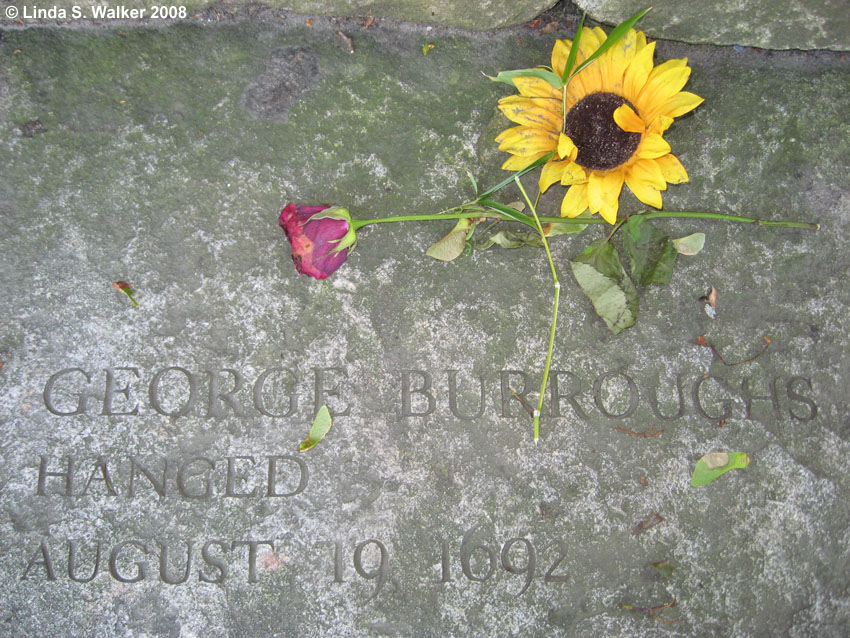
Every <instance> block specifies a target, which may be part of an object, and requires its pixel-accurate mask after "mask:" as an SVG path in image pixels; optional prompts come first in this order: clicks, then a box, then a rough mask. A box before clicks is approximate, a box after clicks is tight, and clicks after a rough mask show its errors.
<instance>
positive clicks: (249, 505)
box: [0, 21, 850, 638]
mask: <svg viewBox="0 0 850 638" xmlns="http://www.w3.org/2000/svg"><path fill="white" fill-rule="evenodd" d="M338 29H339V27H338V26H336V25H333V24H332V23H329V22H328V23H325V22H322V21H317V23H316V24H315V25H314V26H313V27H312V28H308V27H306V26H304V25H303V24H298V25H295V24H290V25H280V24H270V23H263V22H258V23H249V22H237V23H225V24H219V25H206V26H204V25H199V24H176V25H172V26H168V27H162V28H151V27H136V28H121V29H108V30H85V29H77V30H63V29H39V30H34V29H29V30H18V31H6V32H4V33H3V34H2V35H3V37H2V40H0V165H2V166H3V167H4V168H3V171H2V175H0V220H2V226H1V227H0V228H2V230H0V282H2V284H0V290H2V294H0V314H2V317H3V318H4V320H3V322H2V323H0V361H2V363H3V365H2V368H0V432H2V435H1V436H0V459H1V460H0V512H2V514H1V515H0V574H2V580H3V582H4V583H5V587H4V588H3V593H2V595H0V622H2V623H3V627H2V633H3V634H4V635H9V636H33V635H50V636H143V635H144V636H157V637H159V636H196V635H204V636H213V637H215V636H240V637H241V636H285V637H290V636H291V637H295V636H298V637H308V638H313V637H317V636H448V635H452V636H581V637H583V638H587V637H591V638H592V637H600V638H601V637H610V636H618V635H635V636H644V635H646V636H648V635H655V634H658V633H663V634H664V635H666V636H681V637H686V636H687V637H690V636H694V635H699V636H707V637H712V636H718V637H719V636H730V635H734V636H742V637H756V636H764V635H787V636H797V637H806V636H818V637H834V638H839V637H842V636H846V635H847V634H848V632H850V599H848V595H847V592H848V587H850V550H848V547H850V525H848V524H849V523H850V499H848V496H847V494H848V489H850V479H848V475H847V472H846V459H847V457H848V452H850V404H848V395H847V387H848V381H850V359H848V353H847V347H846V344H847V337H846V335H847V334H848V333H850V318H849V317H850V313H848V312H847V310H848V308H850V291H848V287H847V285H846V282H845V279H846V272H847V271H848V266H849V265H850V264H848V254H850V251H848V239H847V237H848V221H847V220H848V219H850V180H849V179H848V175H850V171H848V164H847V162H848V157H850V149H848V144H850V142H848V140H850V135H848V132H850V131H848V123H847V119H846V113H847V112H848V107H850V104H849V103H848V101H849V100H850V98H849V97H848V96H850V90H848V89H850V74H848V66H847V62H846V61H844V60H841V59H840V56H838V55H833V54H828V53H822V54H800V53H764V52H754V51H744V52H737V51H734V50H732V49H721V48H716V47H699V46H685V45H678V44H671V43H666V42H660V43H659V46H658V57H659V59H667V58H672V57H681V56H687V57H689V59H690V63H691V65H692V66H693V69H694V72H693V76H692V79H691V82H690V84H689V89H690V90H692V91H694V92H696V93H698V94H700V95H702V96H704V97H705V98H706V102H705V104H704V105H703V106H702V107H700V108H699V109H698V110H697V111H696V112H695V113H694V114H693V115H691V116H689V117H685V118H681V119H679V120H677V122H676V124H675V125H674V127H673V128H672V129H671V130H670V131H669V132H668V134H667V138H668V139H669V141H670V142H671V144H672V146H673V149H674V152H676V154H677V155H678V156H679V157H680V158H681V159H682V161H683V162H684V164H685V165H686V166H687V168H688V170H689V172H690V175H691V182H690V183H689V184H687V185H681V186H673V187H671V188H670V189H669V191H668V192H667V193H665V196H664V197H665V199H664V201H665V206H666V207H667V208H668V209H671V210H693V209H697V210H717V211H742V212H751V213H753V214H758V215H761V216H764V217H767V218H786V217H799V218H804V219H806V218H810V219H817V220H819V221H820V223H821V225H822V229H821V230H820V231H819V232H817V233H814V232H806V231H801V230H784V231H777V230H770V229H767V228H758V227H751V226H733V225H728V224H721V223H711V222H696V221H687V222H685V221H678V222H668V223H666V224H665V226H664V227H665V228H666V229H668V230H669V231H670V232H671V233H673V234H674V235H675V236H681V235H686V234H689V233H692V232H697V231H703V232H705V233H706V234H707V245H706V248H705V250H704V251H703V252H702V253H701V254H700V255H698V256H696V257H693V258H690V259H685V258H682V259H680V266H679V268H678V269H677V272H676V273H675V275H674V279H673V283H672V285H671V286H669V287H664V288H651V289H647V290H645V291H643V292H642V297H641V315H640V317H639V319H638V323H637V324H636V325H635V326H634V327H633V328H631V329H629V330H627V331H626V332H624V333H623V334H621V335H620V336H618V337H613V336H612V335H611V334H610V333H609V332H608V330H607V328H605V326H604V324H603V323H602V322H601V321H600V320H599V319H598V318H596V317H595V315H594V314H593V312H592V309H591V307H590V303H589V302H588V301H587V300H586V299H585V298H584V297H583V296H582V295H581V294H580V291H579V290H578V288H577V286H576V285H575V283H574V282H573V281H572V279H571V278H570V275H569V269H568V265H567V261H568V259H569V258H571V257H573V256H575V255H576V254H578V253H579V252H580V251H581V250H582V249H583V247H584V246H585V245H586V244H587V242H588V241H589V240H590V238H591V237H593V238H595V237H599V236H602V233H603V232H605V231H604V230H603V229H599V228H596V229H590V230H588V231H586V232H585V233H584V234H582V235H580V236H578V237H575V236H573V237H561V238H559V239H558V240H557V241H556V242H554V243H553V253H554V258H555V260H556V263H557V265H558V267H559V269H560V270H561V279H562V282H563V284H562V294H561V315H560V323H559V325H560V328H559V330H558V334H557V339H556V343H555V354H554V369H555V372H554V373H553V375H552V377H551V379H550V380H551V383H552V385H551V387H550V388H551V389H550V395H549V398H548V400H547V402H546V406H545V408H544V417H543V421H542V436H541V439H540V441H539V442H538V443H537V444H534V443H533V442H532V437H531V424H530V420H529V418H528V417H527V416H526V414H525V412H524V410H523V409H522V407H521V406H520V405H519V404H518V403H517V401H515V400H514V399H512V395H511V392H510V390H514V391H516V392H524V391H527V394H526V396H527V398H528V399H530V400H533V398H534V397H535V392H536V388H537V384H538V383H539V378H540V374H541V371H542V364H543V358H544V352H545V348H546V342H547V337H548V329H549V320H550V312H551V304H552V290H551V282H550V279H549V272H548V266H547V264H546V261H545V259H544V256H543V254H542V253H541V252H539V251H536V250H531V249H518V250H514V251H504V250H490V251H486V252H478V253H475V254H473V255H472V256H470V257H466V258H463V259H461V260H458V261H455V262H452V263H449V264H444V263H438V262H434V261H431V260H429V259H428V258H426V257H425V256H424V254H423V253H424V250H425V248H426V247H427V246H428V245H429V244H430V243H432V242H434V241H435V240H437V239H438V238H439V237H441V236H442V235H443V234H444V233H445V232H447V231H448V229H449V228H450V227H451V224H450V223H446V224H431V225H424V224H419V225H416V224H406V225H401V224H400V225H395V226H389V225H384V226H378V227H374V228H371V229H368V230H366V231H364V232H362V233H361V237H360V244H359V246H358V248H357V250H356V251H355V252H354V253H353V254H352V255H351V256H350V257H349V259H348V261H347V263H346V264H345V265H344V266H343V267H342V268H341V269H340V270H339V271H338V272H337V273H335V274H334V275H333V276H332V277H331V278H329V279H327V280H325V281H323V282H318V281H314V280H311V279H308V278H306V277H300V276H298V275H297V274H296V272H295V270H294V268H293V266H292V262H291V259H290V255H289V249H288V246H287V245H286V243H285V240H284V238H283V235H282V233H281V232H280V229H279V228H278V226H277V215H278V212H279V210H280V209H281V207H282V206H283V205H284V204H285V203H287V202H288V201H299V202H309V203H313V202H333V203H339V204H344V205H347V206H348V207H349V208H350V209H351V211H352V213H353V214H354V215H356V216H359V217H367V216H375V215H390V214H401V213H403V212H429V211H435V210H439V209H441V208H444V207H446V206H450V205H452V204H455V203H457V202H459V201H461V200H463V199H464V198H468V197H469V196H470V192H469V185H468V179H467V176H466V170H467V169H469V170H471V171H472V172H473V173H474V174H475V175H476V176H477V178H478V180H479V182H480V183H482V184H492V183H494V181H495V180H496V179H499V178H501V176H502V174H501V171H500V170H499V169H498V166H499V164H500V162H501V161H502V159H503V157H501V154H500V153H499V152H498V151H497V150H496V149H495V144H494V143H493V141H492V138H493V137H494V136H495V134H496V133H497V132H498V131H499V130H501V129H502V128H504V127H505V126H506V125H507V123H506V121H505V120H504V119H503V118H502V116H501V115H500V114H499V113H498V111H497V110H496V109H495V103H496V100H497V99H498V97H500V96H502V95H504V94H506V93H508V92H509V91H508V90H507V87H503V86H500V85H496V84H493V83H490V82H489V81H488V80H486V78H484V77H483V76H482V75H481V72H482V71H484V72H486V73H490V74H492V73H493V72H495V71H498V70H501V69H509V68H521V67H527V66H531V65H533V64H536V63H539V62H540V61H543V60H546V59H547V58H548V53H549V50H550V48H551V46H552V42H553V40H554V38H555V37H557V35H558V34H549V35H541V34H539V33H538V32H532V31H529V30H525V29H518V30H507V31H501V32H498V33H490V34H475V33H462V32H457V31H441V30H439V29H436V30H435V29H431V30H426V29H425V28H417V27H404V28H398V29H389V28H387V29H364V30H359V29H358V30H356V31H351V32H350V40H351V46H353V49H354V53H349V43H348V42H346V41H345V40H344V39H342V38H340V37H339V35H337V34H336V33H335V30H338ZM427 43H431V44H434V45H435V46H434V48H433V49H432V50H431V51H430V52H429V53H428V55H427V56H423V54H422V46H423V44H427ZM296 71H297V72H296ZM529 185H530V186H531V182H529ZM553 190H554V189H553ZM516 197H517V193H516V192H507V193H505V194H504V201H512V200H513V199H515V198H516ZM557 205H558V201H557V194H556V193H554V192H552V193H548V194H547V197H546V198H544V200H543V202H542V204H541V206H542V209H543V210H544V211H546V212H551V211H552V210H555V209H556V207H557ZM621 206H622V209H623V210H635V209H636V208H637V205H636V202H635V200H633V199H630V198H628V197H624V200H623V203H622V204H621ZM118 280H124V281H128V282H130V283H131V284H132V286H133V287H134V288H135V289H136V291H137V292H136V299H137V300H138V303H139V306H138V307H133V306H132V305H131V304H130V302H129V300H128V299H127V297H126V296H124V295H123V294H121V293H120V292H119V291H117V290H115V289H114V288H113V286H112V283H113V282H115V281H118ZM711 286H715V287H716V288H717V289H718V290H719V300H718V308H717V316H716V318H713V319H712V318H710V317H709V316H708V315H707V314H706V312H705V310H704V304H703V303H702V302H700V301H699V297H700V296H701V295H703V294H705V292H706V291H707V290H708V289H709V288H710V287H711ZM699 335H704V336H705V337H706V338H708V339H709V340H711V341H712V343H714V344H715V345H716V347H717V348H718V349H719V351H720V352H722V354H723V356H724V358H725V359H726V360H727V361H728V362H730V363H735V362H740V361H744V360H746V359H750V358H752V357H755V355H757V354H758V353H759V352H760V351H761V350H762V348H763V347H764V345H765V342H764V340H763V339H764V337H769V338H770V339H771V343H770V346H769V348H768V349H767V351H765V352H764V353H763V354H762V355H761V356H758V357H757V358H754V359H753V360H752V361H749V362H745V363H740V364H739V365H725V364H724V363H722V362H721V361H720V360H718V359H717V358H716V357H714V356H713V355H712V353H711V352H710V351H709V350H708V349H707V348H704V347H700V346H698V345H697V343H696V338H697V337H698V336H699ZM553 399H554V400H553ZM321 403H327V404H328V405H329V406H330V408H331V409H332V410H333V411H334V412H335V413H336V418H335V422H334V425H333V428H332V429H331V431H330V433H329V434H328V435H327V437H326V438H325V440H323V441H322V442H321V443H320V444H319V445H318V446H317V447H316V448H314V449H313V450H311V451H309V452H306V453H302V454H299V453H298V452H296V449H297V446H298V443H299V442H300V441H301V439H303V438H304V436H305V435H306V433H307V430H308V428H309V425H310V422H311V421H312V418H313V415H314V414H315V411H316V406H317V405H318V404H321ZM653 425H657V428H656V429H660V430H663V433H662V434H660V435H659V436H655V437H652V438H641V437H636V436H633V435H630V434H628V433H626V432H624V431H623V430H632V431H636V432H643V431H645V430H647V429H648V428H649V427H651V426H653ZM619 428H622V429H619ZM718 449H726V450H744V451H747V452H748V453H749V454H750V456H751V458H752V462H751V464H750V467H749V468H748V469H747V470H739V471H735V472H732V473H730V474H728V475H726V476H724V477H723V478H722V479H720V480H718V481H716V482H715V483H712V484H711V485H709V486H706V487H704V488H699V489H696V488H692V487H690V485H689V477H690V474H691V471H692V469H693V467H694V463H695V462H696V460H697V459H698V458H699V457H700V456H702V455H703V454H705V453H707V452H710V451H714V450H718ZM641 477H643V478H641ZM107 478H108V480H107ZM643 483H645V485H644V484H643ZM654 514H657V515H658V517H660V518H662V519H663V521H661V522H659V523H658V524H657V525H655V526H654V527H652V528H651V529H648V530H646V531H645V532H643V533H639V534H634V533H633V532H634V530H635V529H636V527H637V526H638V524H639V523H640V522H641V521H643V520H656V519H655V517H654ZM98 548H99V549H100V559H99V560H98V557H97V556H98V553H97V550H98ZM72 554H73V556H71V555H72ZM187 556H188V557H189V558H190V560H191V563H190V564H189V563H188V562H187ZM532 557H533V559H532ZM660 561H668V562H670V563H671V564H673V565H674V566H675V570H674V571H673V573H672V574H671V575H670V576H669V577H667V578H662V575H661V574H660V573H659V572H658V571H657V570H656V569H655V568H653V567H652V566H651V564H652V563H656V562H660ZM95 566H97V569H96V570H95ZM526 585H527V586H526ZM674 598H675V600H676V602H677V604H676V606H675V607H674V608H672V609H669V610H663V611H659V612H658V615H659V616H660V617H662V618H664V619H665V620H674V619H676V620H675V622H670V623H661V622H659V621H657V620H654V619H652V618H650V617H648V616H646V615H645V614H642V613H639V612H636V611H629V610H626V609H623V608H621V607H620V606H621V605H622V604H631V605H637V606H643V607H654V606H660V605H663V604H665V603H668V602H670V601H671V600H672V599H674Z"/></svg>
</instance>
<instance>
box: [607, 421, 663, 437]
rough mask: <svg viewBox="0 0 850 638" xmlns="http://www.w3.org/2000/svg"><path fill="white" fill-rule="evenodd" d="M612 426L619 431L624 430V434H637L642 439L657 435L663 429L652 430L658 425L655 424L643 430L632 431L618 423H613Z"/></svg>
mask: <svg viewBox="0 0 850 638" xmlns="http://www.w3.org/2000/svg"><path fill="white" fill-rule="evenodd" d="M614 427H615V428H617V429H618V430H619V431H620V432H625V433H626V434H631V435H632V436H639V437H641V438H643V439H651V438H652V437H654V436H658V435H659V434H661V433H662V432H663V431H664V430H658V431H657V432H653V430H655V428H657V427H658V425H657V424H656V425H653V426H652V427H650V428H649V429H648V430H644V431H643V432H634V431H632V430H627V429H626V428H621V427H620V426H619V425H615V426H614Z"/></svg>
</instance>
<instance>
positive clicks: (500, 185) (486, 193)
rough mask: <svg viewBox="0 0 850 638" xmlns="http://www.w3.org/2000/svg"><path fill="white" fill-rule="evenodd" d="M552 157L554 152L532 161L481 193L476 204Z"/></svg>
mask: <svg viewBox="0 0 850 638" xmlns="http://www.w3.org/2000/svg"><path fill="white" fill-rule="evenodd" d="M553 157H555V152H554V151H552V152H551V153H546V155H544V156H543V157H541V158H539V159H536V160H534V161H533V162H532V163H531V164H529V165H528V166H526V167H525V168H523V169H521V170H518V171H517V172H515V173H513V174H512V175H511V176H510V177H507V178H505V179H503V180H502V181H501V182H499V183H498V184H496V185H495V186H493V187H492V188H489V189H487V190H486V191H484V192H483V193H481V194H480V195H479V196H478V199H477V200H475V201H477V202H479V203H482V201H481V200H483V199H484V198H485V197H489V196H490V195H492V194H493V193H495V192H496V191H500V190H502V189H503V188H504V187H505V186H507V185H508V184H513V183H514V178H515V177H522V176H523V175H525V174H526V173H528V172H529V171H533V170H534V169H535V168H537V167H538V166H540V165H542V164H545V163H546V162H548V161H549V160H550V159H552V158H553ZM529 219H531V218H530V217H529Z"/></svg>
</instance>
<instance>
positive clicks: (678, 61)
mask: <svg viewBox="0 0 850 638" xmlns="http://www.w3.org/2000/svg"><path fill="white" fill-rule="evenodd" d="M686 66H688V58H675V59H673V60H666V61H664V62H662V63H661V64H659V65H658V66H656V67H654V68H653V69H652V71H650V72H649V79H650V80H651V79H653V78H655V77H657V76H659V75H661V74H662V73H666V72H667V71H669V70H670V69H678V68H681V67H686Z"/></svg>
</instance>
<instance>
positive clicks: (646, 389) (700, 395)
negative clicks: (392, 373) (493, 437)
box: [400, 370, 818, 421]
mask: <svg viewBox="0 0 850 638" xmlns="http://www.w3.org/2000/svg"><path fill="white" fill-rule="evenodd" d="M400 385H401V397H400V399H401V400H400V404H401V416H402V417H404V418H409V417H419V416H429V415H431V414H434V413H436V412H438V411H440V409H441V408H442V409H443V410H444V411H447V412H448V413H449V414H451V415H453V416H454V417H456V418H458V419H474V418H478V417H480V416H482V415H484V414H485V410H486V407H487V405H488V404H487V399H488V397H491V396H493V389H494V388H493V386H495V385H496V384H494V383H493V381H492V379H488V378H487V377H486V376H484V375H478V376H477V377H474V378H472V379H470V378H468V377H467V379H466V381H465V383H464V384H463V385H462V384H461V381H460V376H459V373H458V371H457V370H444V371H443V373H442V374H440V373H435V372H432V371H428V370H402V371H401V372H400ZM497 387H498V391H497V400H496V401H493V405H494V406H498V416H499V417H502V418H517V417H521V416H523V412H522V410H523V408H522V407H521V403H522V402H525V403H527V404H532V403H536V399H533V397H532V396H531V393H532V391H533V390H535V389H536V387H537V385H536V379H534V378H532V377H531V376H529V375H528V374H527V373H525V372H523V371H521V370H500V371H499V373H498V384H497ZM812 390H813V388H812V382H811V380H810V379H808V378H806V377H802V376H791V377H774V378H759V377H750V376H744V377H741V378H740V379H737V380H735V381H733V382H731V383H730V381H729V380H726V379H718V378H716V377H714V376H711V375H699V376H691V377H688V376H687V375H685V374H683V373H677V374H676V375H675V378H674V379H668V380H666V381H661V380H660V379H655V380H641V382H639V381H638V380H636V379H635V377H634V375H633V374H630V373H629V372H627V371H625V370H610V371H605V372H602V373H600V374H598V375H596V376H595V377H588V375H584V374H582V375H578V374H576V373H574V372H570V371H566V370H553V371H552V372H551V373H550V375H549V401H548V404H544V405H546V407H544V414H545V413H546V410H547V409H548V411H549V415H550V416H552V417H564V418H577V419H580V420H582V421H588V420H590V419H591V418H592V417H593V416H594V415H601V416H602V417H603V418H605V419H627V418H629V417H631V416H632V415H633V414H634V413H635V412H636V410H637V409H638V407H639V406H640V405H641V404H642V403H643V404H646V405H648V406H649V408H650V410H651V411H652V413H653V415H654V416H655V417H656V418H658V419H661V420H665V421H671V420H675V419H680V418H682V417H684V416H686V415H688V414H696V415H697V416H699V417H702V418H704V419H709V420H711V421H721V420H724V419H729V418H742V419H751V420H765V419H781V418H790V419H792V420H794V421H811V420H812V419H814V418H815V417H816V416H817V414H818V407H817V405H816V404H815V402H814V400H813V399H812V397H811V392H812ZM662 391H663V392H666V393H667V394H670V395H672V396H674V397H675V399H674V401H673V406H674V407H668V406H664V407H662V405H663V404H662V402H661V401H660V400H659V394H661V392H662ZM461 394H462V395H463V396H465V397H476V399H475V400H469V399H468V400H467V402H466V403H464V404H463V405H461V401H460V399H459V398H458V397H459V395H461ZM441 397H447V398H448V400H447V401H445V399H443V400H444V401H445V403H446V405H441V404H440V398H441Z"/></svg>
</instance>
